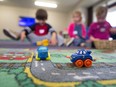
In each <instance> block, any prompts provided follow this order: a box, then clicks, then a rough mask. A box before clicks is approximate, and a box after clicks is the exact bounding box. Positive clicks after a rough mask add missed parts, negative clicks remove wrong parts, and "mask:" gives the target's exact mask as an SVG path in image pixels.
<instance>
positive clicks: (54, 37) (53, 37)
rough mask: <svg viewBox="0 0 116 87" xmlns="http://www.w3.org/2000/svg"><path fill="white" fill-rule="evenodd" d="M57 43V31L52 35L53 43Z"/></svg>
mask: <svg viewBox="0 0 116 87" xmlns="http://www.w3.org/2000/svg"><path fill="white" fill-rule="evenodd" d="M56 44H57V39H56V33H53V34H52V37H51V45H56Z"/></svg>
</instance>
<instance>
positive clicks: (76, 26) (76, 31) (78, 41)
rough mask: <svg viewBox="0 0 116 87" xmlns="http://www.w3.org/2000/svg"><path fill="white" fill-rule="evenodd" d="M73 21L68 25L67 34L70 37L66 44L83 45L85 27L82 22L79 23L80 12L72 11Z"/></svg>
mask: <svg viewBox="0 0 116 87" xmlns="http://www.w3.org/2000/svg"><path fill="white" fill-rule="evenodd" d="M72 19H73V22H72V23H71V24H70V25H69V27H68V34H69V36H70V38H71V41H69V43H67V46H69V45H71V44H72V43H73V45H75V46H83V45H84V42H85V38H86V28H85V26H84V24H82V23H81V21H82V16H81V12H79V11H75V12H74V13H73V17H72Z"/></svg>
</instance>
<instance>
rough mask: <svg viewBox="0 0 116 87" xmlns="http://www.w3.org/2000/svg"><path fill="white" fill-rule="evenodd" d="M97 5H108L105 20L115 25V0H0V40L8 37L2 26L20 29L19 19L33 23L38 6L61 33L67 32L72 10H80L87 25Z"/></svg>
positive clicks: (92, 19) (22, 25)
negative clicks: (50, 5)
mask: <svg viewBox="0 0 116 87" xmlns="http://www.w3.org/2000/svg"><path fill="white" fill-rule="evenodd" d="M38 1H43V2H50V3H55V4H56V5H57V7H50V8H49V7H42V6H38V4H37V2H38ZM98 6H107V7H108V16H107V21H108V22H110V23H111V25H112V26H113V27H116V0H0V40H7V39H9V38H7V37H6V36H5V35H4V34H3V32H2V30H3V28H8V29H12V30H15V31H20V30H21V29H23V27H24V25H25V24H24V23H22V22H21V20H26V19H30V20H31V19H32V21H31V22H32V23H33V22H34V21H35V19H34V17H35V12H36V10H37V9H38V8H44V9H46V10H47V11H48V14H49V18H48V21H47V22H48V23H50V24H51V25H52V26H53V27H54V29H55V30H56V31H57V32H60V31H62V32H63V34H67V31H66V29H67V26H68V24H69V23H70V22H71V15H72V12H73V11H75V10H79V11H81V12H82V15H83V23H84V24H85V25H86V26H87V27H89V25H90V24H91V23H92V22H93V21H96V17H95V10H96V8H97V7H98ZM114 19H115V20H114ZM23 22H24V21H23Z"/></svg>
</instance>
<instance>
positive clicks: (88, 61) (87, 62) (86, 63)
mask: <svg viewBox="0 0 116 87" xmlns="http://www.w3.org/2000/svg"><path fill="white" fill-rule="evenodd" d="M84 65H85V67H87V68H89V67H91V66H92V60H90V59H86V60H85V61H84Z"/></svg>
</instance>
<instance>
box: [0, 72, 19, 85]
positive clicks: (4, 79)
mask: <svg viewBox="0 0 116 87" xmlns="http://www.w3.org/2000/svg"><path fill="white" fill-rule="evenodd" d="M0 84H1V85H0V87H20V86H19V85H18V84H17V81H16V80H15V75H13V74H11V75H9V74H8V73H7V72H1V73H0Z"/></svg>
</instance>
